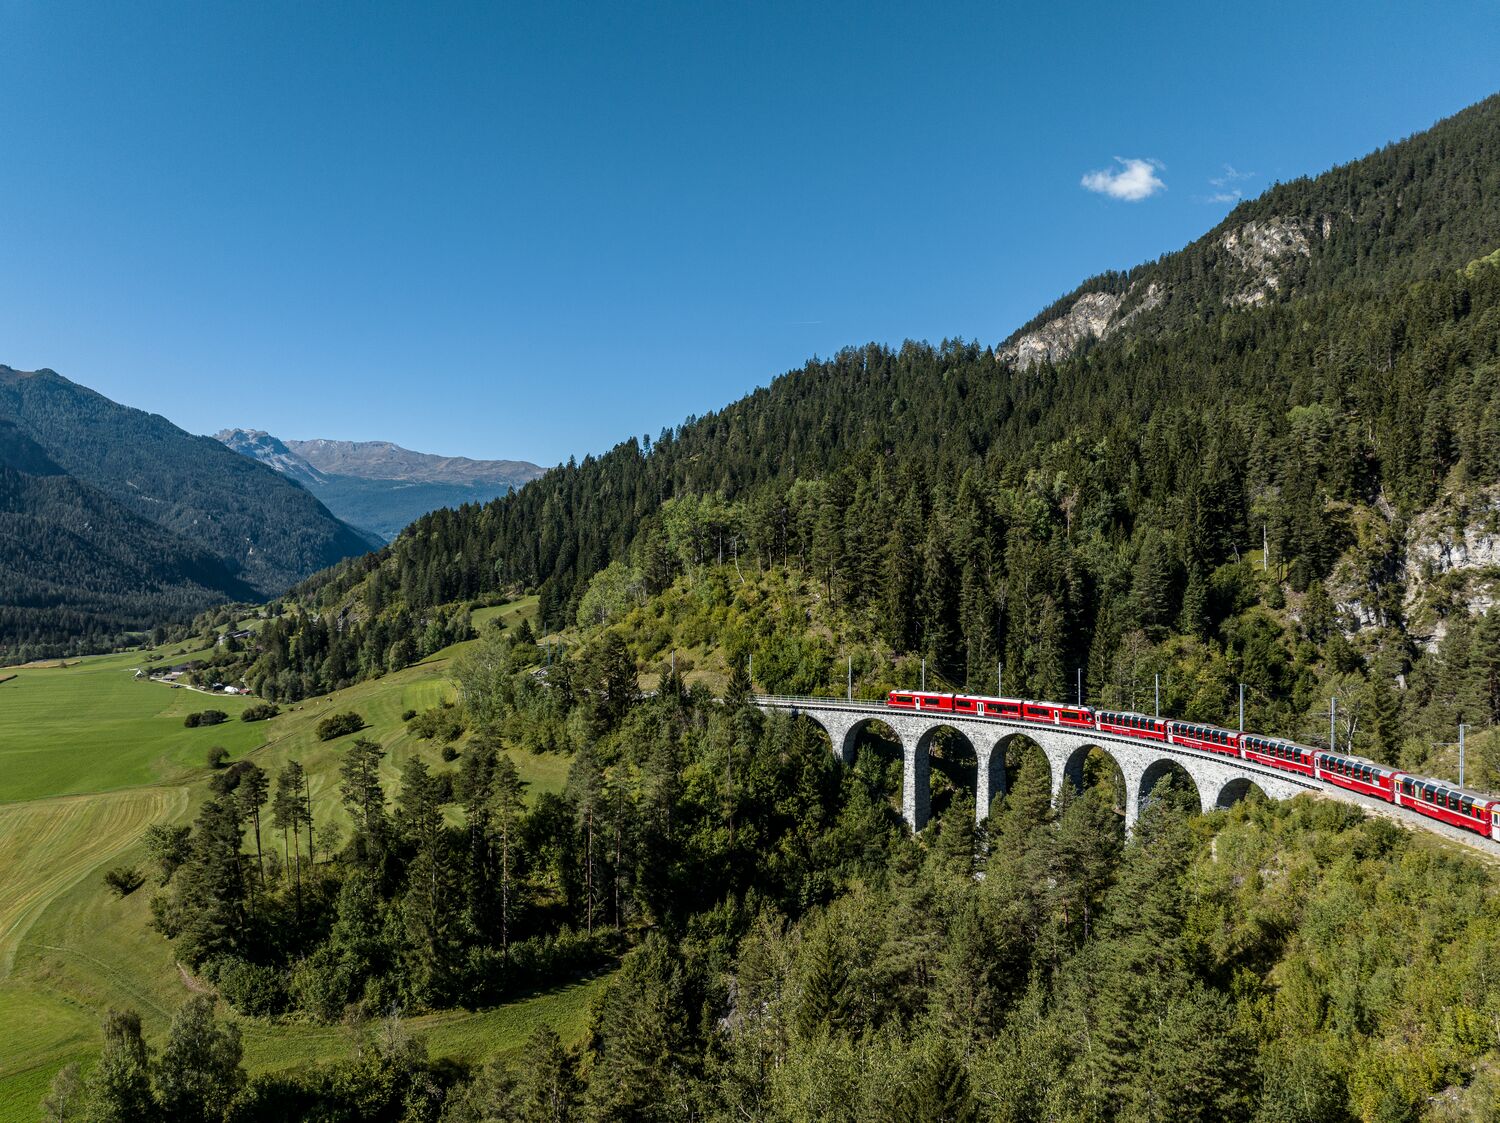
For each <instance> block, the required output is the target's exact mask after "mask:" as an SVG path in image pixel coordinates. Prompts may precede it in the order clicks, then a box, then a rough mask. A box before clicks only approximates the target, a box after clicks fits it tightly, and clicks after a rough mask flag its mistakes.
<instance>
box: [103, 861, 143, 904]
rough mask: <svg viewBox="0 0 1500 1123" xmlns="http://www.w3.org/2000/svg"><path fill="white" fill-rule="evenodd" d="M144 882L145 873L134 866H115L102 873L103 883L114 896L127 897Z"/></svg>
mask: <svg viewBox="0 0 1500 1123" xmlns="http://www.w3.org/2000/svg"><path fill="white" fill-rule="evenodd" d="M145 883H146V878H145V875H143V874H142V873H141V871H140V870H138V869H136V868H135V867H134V866H116V867H115V868H114V869H112V870H110V871H108V872H107V873H106V874H105V875H104V884H105V885H107V886H109V888H110V891H111V892H112V893H114V895H115V896H116V897H128V896H130V894H132V893H134V892H135V891H136V890H137V889H139V888H140V887H141V886H142V885H144V884H145Z"/></svg>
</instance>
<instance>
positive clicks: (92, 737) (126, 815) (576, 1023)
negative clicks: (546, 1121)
mask: <svg viewBox="0 0 1500 1123" xmlns="http://www.w3.org/2000/svg"><path fill="white" fill-rule="evenodd" d="M534 612H535V599H534V598H528V599H527V600H525V601H520V602H517V603H515V604H511V605H505V606H502V607H500V608H493V609H485V610H482V611H481V612H480V613H476V623H482V622H484V621H486V620H488V619H492V618H495V617H501V618H503V619H504V620H505V621H506V623H507V625H513V624H515V623H517V622H519V620H520V619H521V618H522V617H524V616H527V615H530V614H532V613H534ZM463 647H464V645H462V644H460V645H457V646H456V647H453V648H448V649H446V650H444V651H441V652H438V653H437V654H436V655H434V656H433V657H431V658H430V659H428V660H426V661H425V662H423V663H421V664H419V665H417V666H415V667H408V668H406V669H405V670H402V671H399V672H397V673H395V674H391V675H387V676H386V677H384V678H382V679H377V680H375V681H372V682H367V683H361V684H359V685H357V686H353V687H350V688H349V689H348V690H343V691H339V692H337V693H336V694H333V695H329V696H326V697H322V698H316V699H310V700H308V701H305V702H302V703H299V704H297V705H296V706H293V707H290V708H287V709H286V710H285V711H284V712H283V713H282V714H281V715H280V716H278V717H276V718H273V719H271V720H270V721H264V722H254V723H249V724H247V723H244V722H240V721H237V720H231V721H229V722H227V723H225V724H223V725H219V726H211V727H208V728H200V729H187V728H185V727H184V726H183V724H182V718H183V716H184V715H185V714H187V713H190V712H192V711H193V710H202V709H209V708H213V709H222V710H225V711H227V712H229V713H230V714H231V717H233V716H234V715H237V714H238V713H239V711H240V710H241V709H243V708H244V707H245V706H246V705H248V704H250V703H249V702H248V701H247V700H244V699H236V698H217V697H214V698H210V697H208V696H206V695H203V694H199V693H197V692H195V691H191V690H186V689H184V690H172V689H171V688H169V687H167V686H164V685H162V684H160V683H153V682H146V681H137V680H136V679H135V678H134V675H133V668H135V667H136V666H139V665H141V664H142V659H143V656H142V654H141V653H130V654H123V655H109V656H99V657H93V658H86V659H81V660H73V661H70V662H68V663H67V664H66V665H55V664H54V665H49V666H29V667H22V668H6V669H5V670H4V671H0V679H5V678H7V676H9V675H12V674H14V675H15V677H14V678H10V679H9V680H8V681H4V682H0V1123H11V1121H13V1120H14V1121H16V1123H20V1121H22V1120H25V1121H28V1123H29V1121H31V1120H33V1119H35V1118H36V1117H37V1103H38V1101H39V1099H40V1097H41V1096H42V1094H43V1093H44V1092H45V1090H46V1087H47V1084H48V1083H49V1082H50V1081H51V1079H52V1075H53V1074H54V1073H55V1072H56V1071H57V1069H59V1068H60V1067H62V1065H64V1064H66V1063H67V1062H68V1061H70V1060H84V1059H86V1058H87V1057H88V1056H90V1055H91V1054H92V1052H93V1051H94V1050H95V1049H97V1047H98V1040H99V1033H98V1024H99V1015H100V1014H101V1012H102V1011H103V1010H104V1009H105V1008H107V1007H109V1006H130V1007H133V1008H134V1009H136V1010H138V1011H139V1012H140V1014H141V1016H142V1018H143V1020H144V1022H145V1025H146V1029H147V1035H148V1039H150V1038H153V1037H155V1038H159V1036H160V1034H161V1033H162V1032H163V1031H164V1030H165V1028H166V1025H167V1022H168V1020H169V1019H170V1018H171V1015H172V1012H173V1011H174V1010H175V1009H176V1008H177V1007H178V1006H179V1005H181V1003H182V1002H183V1001H184V1000H185V998H186V997H187V995H188V993H189V991H188V989H187V985H186V980H185V978H184V976H183V974H182V972H181V971H180V970H179V968H178V967H177V965H176V963H175V962H174V961H173V959H172V954H171V948H170V946H169V945H168V944H167V942H166V941H165V940H164V939H162V938H161V937H160V936H159V935H157V934H156V933H154V932H152V931H151V930H150V928H149V927H148V926H147V920H148V918H149V915H150V911H149V898H150V895H151V887H150V886H149V885H148V886H146V887H144V888H142V889H141V890H139V891H137V892H136V893H134V894H132V895H131V896H129V897H126V898H124V899H123V900H120V899H116V898H115V897H114V896H113V895H112V894H111V893H109V892H108V891H107V890H106V889H105V887H104V885H103V884H102V882H101V877H102V874H103V872H104V870H106V869H108V868H110V867H111V866H113V865H117V864H136V865H140V866H142V867H144V861H143V856H142V849H141V836H142V833H143V832H144V831H145V829H146V827H147V826H149V825H150V824H152V823H156V822H186V821H188V820H190V818H191V816H192V814H193V811H194V808H195V806H196V805H197V803H198V801H199V800H200V799H201V798H202V792H203V786H204V785H203V780H204V779H205V778H206V777H207V775H208V769H207V767H206V764H205V756H206V754H207V751H208V749H209V748H210V747H211V746H213V745H223V746H224V747H225V748H227V749H229V750H230V754H231V759H233V760H239V759H245V758H248V759H251V760H254V761H256V763H258V764H260V765H261V767H263V768H265V769H267V770H268V771H271V772H273V773H274V772H275V770H276V769H278V768H280V767H281V765H282V764H283V763H284V762H285V761H287V760H289V759H297V760H300V761H301V762H302V764H303V765H304V766H305V767H306V768H307V769H308V772H309V777H310V781H311V788H312V792H313V800H314V815H315V818H316V821H317V823H318V825H319V826H327V825H329V824H338V825H339V826H340V828H341V830H342V829H345V828H346V826H347V820H346V818H345V814H344V811H343V808H342V806H340V804H339V799H338V763H339V759H340V756H341V748H342V746H343V744H344V743H345V742H346V740H347V739H340V740H338V741H334V742H329V743H324V742H320V741H319V740H318V739H317V737H316V735H315V734H314V732H313V727H314V726H315V725H316V724H317V722H318V721H319V720H321V719H322V718H323V717H324V716H326V715H327V714H329V713H333V712H337V711H342V710H351V709H352V710H355V711H357V712H359V713H360V714H361V715H362V716H363V717H364V719H365V721H366V722H367V723H368V728H367V729H366V730H364V732H363V733H362V734H361V736H366V737H370V738H372V739H374V740H377V741H379V742H380V744H381V745H382V746H384V748H385V749H386V752H387V756H386V758H385V760H384V761H383V762H382V772H383V775H384V779H385V781H386V784H387V790H388V791H390V792H392V793H394V791H395V790H396V788H397V786H398V785H397V777H398V776H399V773H400V769H401V766H402V765H403V764H404V763H405V762H406V761H407V760H408V759H409V758H410V756H411V755H412V754H413V753H420V754H422V756H423V757H424V759H426V760H427V761H428V763H429V764H430V765H431V766H432V767H433V768H434V769H435V770H444V769H450V768H454V767H456V765H453V764H444V763H442V762H441V760H440V757H439V754H438V746H436V745H433V744H431V743H428V742H421V741H418V740H416V739H415V738H413V737H411V736H410V734H408V733H407V731H406V727H405V723H404V722H402V720H401V714H402V713H403V712H404V711H405V710H408V709H416V710H420V709H423V708H425V707H428V706H431V705H435V704H436V703H437V702H438V701H439V700H440V699H443V698H445V697H451V696H452V690H453V688H452V685H451V683H450V682H449V680H448V671H449V667H450V665H451V662H452V659H453V658H454V657H456V656H457V655H459V654H461V653H462V649H463ZM180 651H181V649H180V647H173V648H171V649H163V650H162V651H161V652H160V653H159V654H161V655H163V656H165V657H169V658H171V657H181V656H180V654H179V653H180ZM516 764H517V766H518V768H519V769H520V771H521V774H522V776H523V778H524V779H525V780H526V781H527V783H528V785H529V786H530V790H531V791H533V792H540V791H559V790H561V788H562V786H563V784H564V783H565V781H566V779H567V768H568V761H567V760H566V759H565V758H562V757H556V756H532V755H530V754H525V753H518V754H516ZM269 844H271V843H270V840H268V845H269ZM602 985H603V984H602V980H598V979H596V980H590V981H585V982H580V983H578V984H575V985H573V986H570V987H567V988H564V989H561V990H558V991H555V992H551V993H548V994H542V995H537V996H534V997H532V998H528V999H525V1000H523V1001H519V1002H515V1003H511V1004H510V1005H507V1006H504V1007H501V1008H498V1009H495V1010H488V1011H480V1012H473V1013H470V1012H455V1013H444V1014H438V1015H431V1016H427V1017H422V1018H415V1019H413V1020H412V1028H413V1029H414V1030H415V1031H416V1032H418V1033H420V1034H422V1035H423V1036H424V1037H425V1038H426V1039H427V1041H428V1045H429V1049H430V1050H431V1052H432V1054H433V1055H434V1056H443V1057H452V1058H455V1059H460V1060H466V1061H473V1060H479V1059H482V1058H483V1057H485V1056H487V1055H489V1054H491V1053H494V1052H504V1051H509V1050H513V1049H516V1048H518V1047H519V1046H520V1045H521V1044H522V1042H524V1040H525V1038H526V1036H527V1035H528V1034H529V1033H530V1032H531V1031H532V1029H534V1028H535V1027H536V1026H537V1025H539V1024H542V1023H547V1024H551V1025H552V1026H553V1027H554V1028H555V1029H556V1030H557V1031H558V1032H559V1033H560V1034H562V1035H563V1036H564V1037H565V1038H568V1039H576V1038H577V1037H579V1036H581V1034H582V1033H583V1031H584V1028H585V1023H586V1018H587V1012H588V1006H589V1002H590V1001H591V1000H592V997H593V995H594V994H595V993H597V991H598V990H599V988H600V987H601V986H602ZM241 1026H242V1030H243V1032H244V1036H245V1059H246V1066H247V1067H248V1068H249V1069H250V1070H251V1071H264V1070H269V1069H276V1068H282V1067H286V1066H288V1065H296V1064H303V1063H307V1062H311V1061H318V1060H327V1059H330V1058H334V1057H337V1056H339V1055H341V1054H343V1053H344V1052H346V1051H347V1050H348V1049H349V1048H350V1042H349V1038H348V1035H347V1033H346V1032H345V1031H344V1030H343V1029H341V1028H339V1027H330V1026H315V1025H302V1024H291V1025H279V1026H272V1025H269V1024H266V1023H261V1022H256V1021H253V1020H242V1022H241Z"/></svg>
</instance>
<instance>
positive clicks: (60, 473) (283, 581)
mask: <svg viewBox="0 0 1500 1123" xmlns="http://www.w3.org/2000/svg"><path fill="white" fill-rule="evenodd" d="M377 544H378V540H377V539H375V538H373V536H370V535H367V534H364V533H362V532H359V531H356V530H354V529H353V528H352V527H350V526H347V525H345V524H344V523H343V522H341V521H339V520H338V519H337V518H335V517H334V516H333V515H332V514H331V513H330V512H329V511H328V509H327V508H326V507H324V506H323V504H322V503H320V502H319V501H318V500H317V498H316V497H314V496H313V495H312V494H310V493H309V492H308V491H307V490H305V489H304V488H302V487H298V486H297V485H296V484H294V483H293V482H292V481H291V480H288V479H286V478H285V477H283V476H282V475H281V474H279V473H277V472H275V471H272V470H270V469H269V468H267V467H266V466H265V465H262V464H256V463H254V462H253V461H250V460H247V459H246V458H245V457H241V456H235V455H233V454H232V453H231V452H230V451H229V450H228V449H226V448H225V447H224V446H223V445H221V444H220V443H218V442H217V441H214V440H212V439H211V438H208V437H195V436H193V435H192V434H190V433H186V432H184V431H183V430H181V429H179V428H177V426H175V425H173V424H172V423H171V422H170V421H168V420H166V419H165V418H163V417H159V416H157V415H155V414H149V413H145V412H143V411H141V410H138V409H131V408H130V407H128V406H123V405H120V404H119V403H117V402H113V401H111V400H110V399H108V398H106V397H104V396H103V395H101V394H97V393H95V392H94V391H92V390H90V389H88V388H87V387H84V386H80V385H78V384H77V383H74V382H70V381H69V380H68V379H66V378H64V377H62V376H61V375H60V374H57V373H56V372H54V371H51V370H38V371H18V370H14V369H12V368H10V367H7V366H0V654H6V655H15V654H17V653H22V654H32V655H37V654H51V653H54V652H56V651H58V650H77V649H78V648H79V647H80V646H81V647H88V646H97V645H100V644H106V643H109V642H112V641H113V640H114V639H115V638H116V637H117V636H118V634H119V633H120V632H124V631H131V630H135V629H138V628H143V627H148V626H150V625H152V624H155V623H158V622H161V621H163V620H166V619H172V618H181V617H183V616H185V615H189V614H191V612H193V611H195V610H198V609H201V608H204V607H207V606H209V605H212V604H215V603H222V602H223V601H226V600H259V599H263V598H266V597H272V596H276V595H277V594H279V593H281V592H283V591H284V590H285V589H287V588H288V587H289V586H291V585H292V584H294V583H295V582H297V581H298V580H300V579H302V578H303V577H306V576H307V575H308V574H310V573H313V572H316V571H317V570H320V569H322V568H324V567H326V566H328V565H331V564H333V563H334V562H337V561H340V560H342V559H344V558H347V557H351V556H353V555H355V554H363V553H365V552H367V551H368V550H369V549H370V548H371V547H372V546H374V545H377Z"/></svg>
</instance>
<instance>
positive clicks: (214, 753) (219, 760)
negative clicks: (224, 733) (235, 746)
mask: <svg viewBox="0 0 1500 1123" xmlns="http://www.w3.org/2000/svg"><path fill="white" fill-rule="evenodd" d="M228 759H229V750H228V749H226V748H225V747H224V746H223V745H215V746H214V747H213V748H211V749H209V750H208V766H209V767H210V768H223V767H224V763H225V761H227V760H228Z"/></svg>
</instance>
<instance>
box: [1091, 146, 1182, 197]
mask: <svg viewBox="0 0 1500 1123" xmlns="http://www.w3.org/2000/svg"><path fill="white" fill-rule="evenodd" d="M1115 163H1117V164H1119V165H1120V166H1119V167H1118V168H1106V169H1104V170H1102V171H1097V172H1089V173H1088V174H1087V175H1086V176H1084V177H1083V186H1084V187H1086V188H1087V189H1088V190H1090V191H1097V192H1098V193H1099V194H1101V195H1108V196H1109V197H1110V198H1111V199H1124V200H1125V201H1126V202H1129V203H1139V202H1140V201H1141V200H1142V199H1149V198H1151V196H1153V195H1155V194H1156V193H1157V192H1158V191H1165V190H1166V189H1167V185H1166V184H1165V183H1163V182H1162V181H1161V177H1160V176H1159V175H1157V174H1156V173H1157V172H1159V171H1164V170H1165V168H1166V165H1164V164H1163V163H1162V162H1161V161H1160V160H1140V159H1137V158H1135V157H1130V158H1126V157H1124V156H1116V157H1115Z"/></svg>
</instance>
